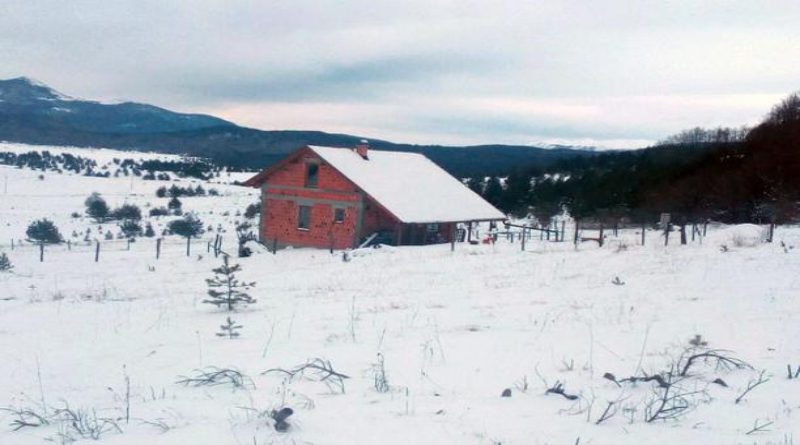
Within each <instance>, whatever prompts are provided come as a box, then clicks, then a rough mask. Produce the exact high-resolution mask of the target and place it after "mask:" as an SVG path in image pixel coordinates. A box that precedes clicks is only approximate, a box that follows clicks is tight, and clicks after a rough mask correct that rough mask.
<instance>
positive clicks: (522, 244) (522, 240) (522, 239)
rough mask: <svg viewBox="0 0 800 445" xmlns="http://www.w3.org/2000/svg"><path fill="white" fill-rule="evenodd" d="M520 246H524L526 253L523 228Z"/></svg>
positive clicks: (523, 249) (523, 229)
mask: <svg viewBox="0 0 800 445" xmlns="http://www.w3.org/2000/svg"><path fill="white" fill-rule="evenodd" d="M520 241H521V242H520V245H521V246H522V251H523V252H524V251H525V228H524V227H523V228H522V238H520Z"/></svg>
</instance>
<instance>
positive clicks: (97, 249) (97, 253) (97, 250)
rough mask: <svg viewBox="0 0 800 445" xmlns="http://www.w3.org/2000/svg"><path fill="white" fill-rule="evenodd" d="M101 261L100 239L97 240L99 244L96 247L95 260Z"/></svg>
mask: <svg viewBox="0 0 800 445" xmlns="http://www.w3.org/2000/svg"><path fill="white" fill-rule="evenodd" d="M99 261H100V240H97V244H96V245H95V247H94V262H95V263H97V262H99Z"/></svg>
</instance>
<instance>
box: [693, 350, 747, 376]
mask: <svg viewBox="0 0 800 445" xmlns="http://www.w3.org/2000/svg"><path fill="white" fill-rule="evenodd" d="M729 352H730V351H724V350H721V349H715V350H709V351H704V352H700V353H697V354H692V355H690V356H689V357H688V358H687V359H686V362H685V363H684V365H683V369H681V372H680V374H678V375H680V376H681V377H685V376H686V374H687V373H688V372H689V368H691V367H692V365H693V364H694V363H695V362H697V361H698V360H702V361H706V360H715V361H716V366H717V369H719V368H720V367H722V368H725V369H743V368H752V366H750V365H749V364H748V363H747V362H745V361H744V360H741V359H738V358H736V357H733V356H731V355H728V353H729Z"/></svg>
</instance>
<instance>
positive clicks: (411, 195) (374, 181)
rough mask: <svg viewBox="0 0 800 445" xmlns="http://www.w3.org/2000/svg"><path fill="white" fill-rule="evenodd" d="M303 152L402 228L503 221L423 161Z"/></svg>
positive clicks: (377, 153) (410, 156) (393, 155)
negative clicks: (404, 225)
mask: <svg viewBox="0 0 800 445" xmlns="http://www.w3.org/2000/svg"><path fill="white" fill-rule="evenodd" d="M308 148H310V149H311V150H313V151H314V152H315V153H317V154H318V155H319V156H320V157H321V158H322V159H323V160H325V162H327V163H328V164H330V165H331V166H332V167H333V168H335V169H336V170H338V171H339V172H341V173H342V174H343V175H345V176H346V177H347V178H348V179H349V180H350V181H352V182H353V183H354V184H355V185H356V186H358V187H359V188H360V189H361V190H363V191H364V192H365V193H366V194H368V195H369V196H370V197H372V198H373V199H374V200H375V201H377V202H378V203H379V204H380V205H381V206H383V207H384V208H385V209H386V210H388V211H389V212H390V213H392V214H393V215H394V216H395V217H397V218H398V219H399V220H400V221H401V222H404V223H433V222H456V221H480V220H500V219H505V218H506V216H505V215H504V214H503V213H502V212H501V211H499V210H497V209H496V208H494V206H492V205H491V204H489V203H488V202H486V201H485V200H484V199H483V198H482V197H480V196H479V195H478V194H477V193H475V192H473V191H472V190H470V189H469V188H468V187H466V186H465V185H464V184H462V183H461V181H459V180H458V179H456V178H454V177H453V176H451V175H450V174H449V173H447V172H446V171H444V170H443V169H442V168H441V167H439V166H438V165H436V164H434V163H433V161H431V160H430V159H428V158H427V157H425V156H424V155H421V154H417V153H405V152H397V151H381V150H369V156H368V158H369V159H364V158H362V157H361V156H360V155H358V154H357V153H356V152H355V151H354V150H352V149H346V148H333V147H319V146H314V145H311V146H309V147H308Z"/></svg>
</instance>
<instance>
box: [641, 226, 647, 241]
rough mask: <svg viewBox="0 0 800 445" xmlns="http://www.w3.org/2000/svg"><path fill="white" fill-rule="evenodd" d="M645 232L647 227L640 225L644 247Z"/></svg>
mask: <svg viewBox="0 0 800 445" xmlns="http://www.w3.org/2000/svg"><path fill="white" fill-rule="evenodd" d="M645 230H647V226H646V225H645V224H644V223H642V245H643V246H644V232H645Z"/></svg>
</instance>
